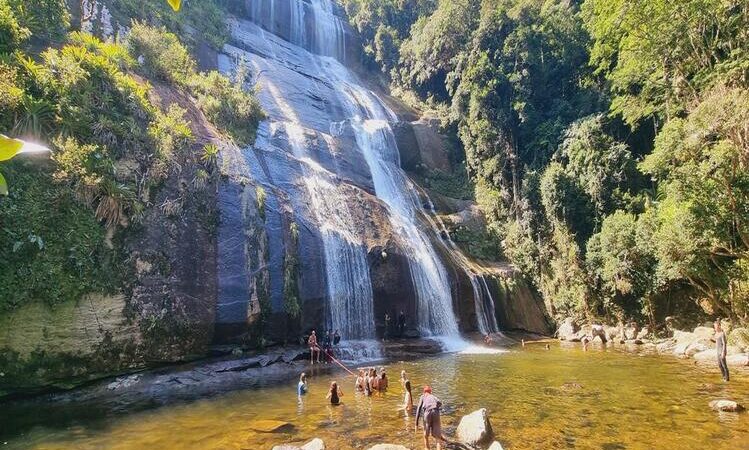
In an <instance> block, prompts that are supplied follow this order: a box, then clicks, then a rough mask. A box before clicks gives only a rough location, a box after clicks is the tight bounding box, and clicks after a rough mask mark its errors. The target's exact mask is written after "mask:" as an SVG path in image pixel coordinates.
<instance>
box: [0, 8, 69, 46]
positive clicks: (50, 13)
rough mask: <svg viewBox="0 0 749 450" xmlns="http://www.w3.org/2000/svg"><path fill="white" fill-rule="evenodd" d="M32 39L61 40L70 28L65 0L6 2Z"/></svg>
mask: <svg viewBox="0 0 749 450" xmlns="http://www.w3.org/2000/svg"><path fill="white" fill-rule="evenodd" d="M6 1H7V2H8V3H10V5H11V6H12V8H13V10H14V11H15V12H16V15H17V16H18V20H19V21H20V22H21V24H23V26H24V27H26V28H28V29H29V30H30V31H31V34H32V36H33V37H35V38H37V39H42V40H61V39H63V38H64V37H65V33H67V31H68V29H69V28H70V14H69V13H68V9H67V6H66V5H65V0H34V1H28V0H6Z"/></svg>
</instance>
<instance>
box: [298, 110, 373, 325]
mask: <svg viewBox="0 0 749 450" xmlns="http://www.w3.org/2000/svg"><path fill="white" fill-rule="evenodd" d="M284 125H285V129H286V133H287V134H288V138H289V143H290V144H291V147H292V150H293V153H294V155H295V156H296V157H297V158H299V159H300V160H301V162H302V163H303V164H304V165H305V167H304V169H303V171H304V178H303V180H304V184H305V186H306V189H307V193H308V194H309V199H310V202H311V204H312V210H313V212H314V214H315V216H316V217H317V220H318V223H319V225H320V232H321V234H322V239H323V249H324V251H325V274H326V279H327V285H328V303H329V305H328V313H329V320H328V328H329V329H332V330H339V331H340V332H341V333H342V334H343V335H344V336H346V337H347V338H348V339H366V338H372V337H374V335H375V327H374V312H373V310H372V282H371V281H370V279H369V267H368V265H367V253H366V249H365V248H364V246H363V245H362V244H361V243H360V242H358V241H359V240H360V239H359V238H358V237H357V235H356V231H357V230H356V227H355V225H354V222H353V221H352V220H351V217H350V213H349V211H348V207H347V204H346V198H345V197H344V196H343V194H341V192H340V191H339V189H338V188H337V187H336V185H335V184H334V182H332V181H331V179H330V174H329V173H328V172H327V171H326V170H325V169H324V168H322V167H320V165H319V164H317V163H316V162H315V161H314V160H312V159H311V158H310V157H309V154H308V152H307V149H308V147H309V146H308V145H307V142H306V137H305V135H304V130H303V129H302V127H301V126H299V124H298V123H296V122H287V123H285V124H284Z"/></svg>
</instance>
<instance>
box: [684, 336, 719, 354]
mask: <svg viewBox="0 0 749 450" xmlns="http://www.w3.org/2000/svg"><path fill="white" fill-rule="evenodd" d="M713 347H714V344H713V343H712V342H711V341H710V339H708V338H704V337H698V338H697V339H695V340H694V341H692V342H691V343H689V345H688V346H687V348H686V349H685V350H684V354H685V355H687V356H689V357H691V356H694V355H696V354H697V353H700V352H704V351H705V350H710V349H711V348H713Z"/></svg>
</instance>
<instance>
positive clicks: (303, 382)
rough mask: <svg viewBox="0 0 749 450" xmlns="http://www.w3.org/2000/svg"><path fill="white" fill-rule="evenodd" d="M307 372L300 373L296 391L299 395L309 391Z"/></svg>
mask: <svg viewBox="0 0 749 450" xmlns="http://www.w3.org/2000/svg"><path fill="white" fill-rule="evenodd" d="M307 388H308V386H307V374H306V373H304V372H302V374H301V375H299V384H297V385H296V393H297V395H298V396H300V397H301V396H302V395H304V394H306V393H307Z"/></svg>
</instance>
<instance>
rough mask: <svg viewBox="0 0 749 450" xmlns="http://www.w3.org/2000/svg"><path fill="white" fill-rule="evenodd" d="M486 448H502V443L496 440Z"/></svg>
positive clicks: (494, 449) (491, 449)
mask: <svg viewBox="0 0 749 450" xmlns="http://www.w3.org/2000/svg"><path fill="white" fill-rule="evenodd" d="M487 450H504V449H503V448H502V444H500V443H499V442H497V441H494V442H493V443H492V445H490V446H489V448H488V449H487Z"/></svg>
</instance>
